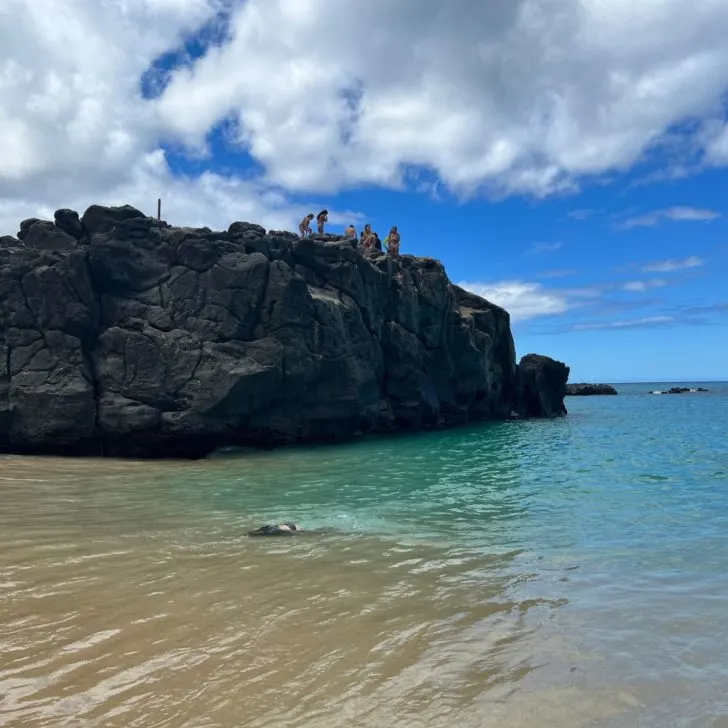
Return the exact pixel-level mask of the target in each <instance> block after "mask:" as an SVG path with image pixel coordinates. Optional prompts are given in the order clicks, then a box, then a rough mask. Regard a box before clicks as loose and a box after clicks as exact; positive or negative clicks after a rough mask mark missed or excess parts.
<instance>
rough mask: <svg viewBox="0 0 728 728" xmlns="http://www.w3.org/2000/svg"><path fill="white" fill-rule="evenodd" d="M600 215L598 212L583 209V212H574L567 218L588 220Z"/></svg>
mask: <svg viewBox="0 0 728 728" xmlns="http://www.w3.org/2000/svg"><path fill="white" fill-rule="evenodd" d="M598 213H599V211H598V210H592V209H589V208H583V209H581V210H572V211H571V212H570V213H569V214H568V216H567V217H568V218H569V219H570V220H588V219H589V218H590V217H594V215H597V214H598Z"/></svg>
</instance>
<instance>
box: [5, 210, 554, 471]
mask: <svg viewBox="0 0 728 728" xmlns="http://www.w3.org/2000/svg"><path fill="white" fill-rule="evenodd" d="M567 377H568V368H566V367H565V366H564V365H562V364H560V363H558V362H553V361H552V360H550V359H546V358H542V357H532V358H530V359H528V358H527V361H526V362H525V366H524V367H522V368H521V369H520V370H519V368H518V367H517V366H516V361H515V354H514V346H513V339H512V336H511V331H510V326H509V316H508V314H507V313H506V311H504V310H503V309H501V308H499V307H497V306H494V305H492V304H490V303H488V302H487V301H484V300H483V299H481V298H478V297H477V296H474V295H472V294H470V293H468V292H466V291H464V290H462V289H460V288H458V287H457V286H454V285H452V284H451V283H450V282H449V281H448V278H447V276H446V274H445V271H444V269H443V267H442V265H441V264H440V263H439V262H437V261H435V260H431V259H426V258H415V257H410V256H404V257H403V258H402V259H401V260H400V261H392V260H391V259H389V258H387V257H385V256H382V255H379V256H378V257H375V258H373V259H365V258H364V257H363V256H362V255H361V254H360V253H359V252H357V251H356V250H354V249H353V247H352V246H351V244H350V243H349V242H347V241H343V240H341V239H340V238H336V237H333V236H323V237H320V238H315V239H307V240H299V239H297V237H296V236H295V235H292V234H291V233H286V232H275V231H271V232H268V233H266V231H265V230H264V229H263V228H262V227H260V226H258V225H252V224H249V223H241V222H238V223H234V224H233V225H231V226H230V228H229V229H228V230H227V231H224V232H215V231H212V230H210V229H208V228H202V229H188V228H173V227H169V226H168V225H166V224H165V223H160V222H158V221H157V220H155V219H153V218H150V217H146V216H145V215H144V214H143V213H142V212H140V211H138V210H136V209H134V208H132V207H128V206H125V207H118V208H104V207H99V206H93V207H90V208H89V209H88V210H87V211H86V212H85V214H84V215H83V217H82V218H80V219H79V216H78V215H77V214H76V213H75V212H73V211H70V210H59V211H58V212H57V213H56V214H55V222H49V221H41V220H35V219H32V220H25V221H24V222H23V223H21V225H20V231H19V233H18V234H17V237H0V450H2V451H13V452H38V453H66V454H72V453H73V454H89V453H96V454H107V455H130V456H186V457H197V456H201V455H204V454H205V453H207V452H209V451H211V450H213V449H215V448H217V447H220V446H222V445H230V444H253V445H266V446H267V445H276V444H281V443H290V442H306V441H326V440H336V439H343V438H347V437H351V436H354V435H356V434H360V433H367V432H386V431H397V430H410V429H418V428H427V427H439V426H448V425H455V424H459V423H464V422H467V421H471V420H481V419H500V418H506V417H509V416H511V415H512V414H513V413H514V411H515V412H518V413H521V414H523V415H527V416H553V415H557V414H561V413H563V412H565V410H563V397H564V394H565V385H566V380H567Z"/></svg>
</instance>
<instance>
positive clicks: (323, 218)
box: [316, 210, 329, 235]
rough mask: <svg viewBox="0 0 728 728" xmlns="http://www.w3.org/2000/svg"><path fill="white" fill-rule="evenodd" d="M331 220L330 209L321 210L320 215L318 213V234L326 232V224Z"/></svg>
mask: <svg viewBox="0 0 728 728" xmlns="http://www.w3.org/2000/svg"><path fill="white" fill-rule="evenodd" d="M328 221H329V211H328V210H321V212H319V214H318V215H316V222H317V223H318V234H319V235H323V234H324V225H325V224H326V223H327V222H328Z"/></svg>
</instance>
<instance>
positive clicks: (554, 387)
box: [517, 354, 569, 417]
mask: <svg viewBox="0 0 728 728" xmlns="http://www.w3.org/2000/svg"><path fill="white" fill-rule="evenodd" d="M518 379H519V396H518V400H517V411H518V412H519V414H521V415H524V416H526V417H560V416H562V415H565V414H566V407H565V406H564V397H565V396H566V382H567V381H568V379H569V367H567V366H566V364H564V363H562V362H560V361H554V360H553V359H550V358H549V357H547V356H541V355H540V354H527V355H526V356H524V357H523V358H522V359H521V362H520V363H519V365H518Z"/></svg>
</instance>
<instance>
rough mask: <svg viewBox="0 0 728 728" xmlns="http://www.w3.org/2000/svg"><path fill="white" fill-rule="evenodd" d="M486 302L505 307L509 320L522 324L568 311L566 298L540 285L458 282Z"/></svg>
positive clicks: (521, 282) (505, 282) (502, 282)
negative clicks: (522, 322)
mask: <svg viewBox="0 0 728 728" xmlns="http://www.w3.org/2000/svg"><path fill="white" fill-rule="evenodd" d="M458 285H459V286H460V287H461V288H465V289H466V290H468V291H472V292H473V293H476V294H477V295H479V296H482V297H483V298H485V299H486V300H488V301H491V302H492V303H495V304H496V305H498V306H502V307H503V308H505V309H506V310H507V311H508V313H510V315H511V320H512V321H525V320H526V319H531V318H536V317H537V316H553V315H555V314H561V313H565V312H566V311H568V309H569V308H570V304H569V301H568V300H567V297H566V296H565V295H563V294H561V293H558V292H554V291H548V290H546V289H545V288H544V287H543V286H541V285H540V284H539V283H528V282H526V281H501V282H498V283H469V282H467V281H465V282H462V283H458Z"/></svg>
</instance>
